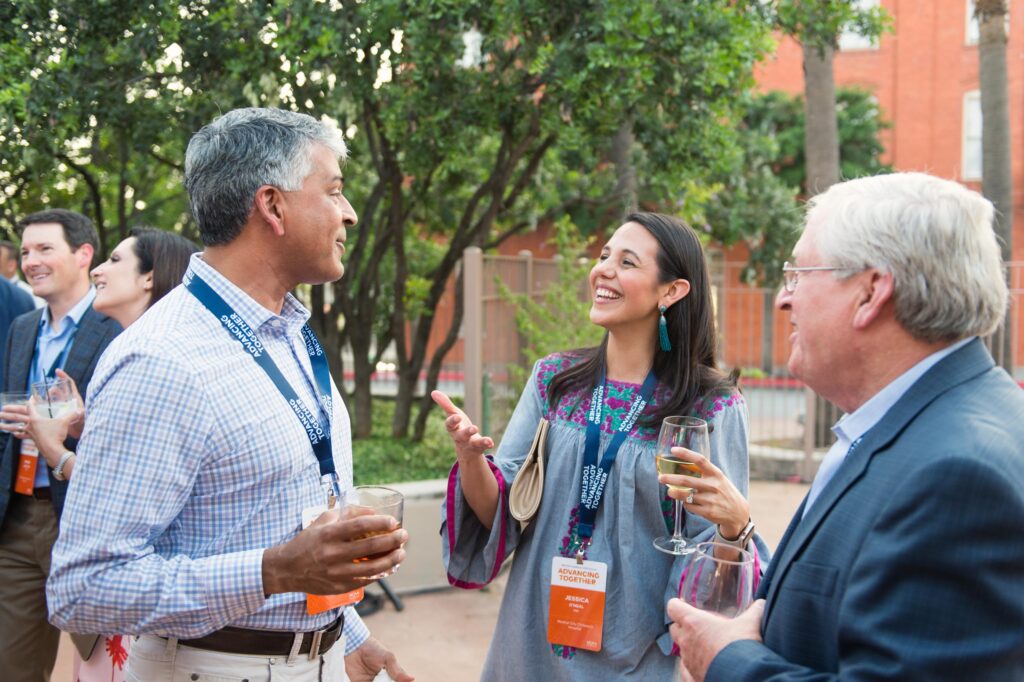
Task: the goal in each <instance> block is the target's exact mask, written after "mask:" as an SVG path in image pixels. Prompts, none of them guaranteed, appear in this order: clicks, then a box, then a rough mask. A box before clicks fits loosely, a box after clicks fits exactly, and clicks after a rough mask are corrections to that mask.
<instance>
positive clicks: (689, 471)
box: [655, 453, 702, 493]
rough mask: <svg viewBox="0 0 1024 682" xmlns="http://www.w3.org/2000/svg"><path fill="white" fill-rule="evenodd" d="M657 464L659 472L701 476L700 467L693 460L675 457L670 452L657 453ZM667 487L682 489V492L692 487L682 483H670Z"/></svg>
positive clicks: (691, 489)
mask: <svg viewBox="0 0 1024 682" xmlns="http://www.w3.org/2000/svg"><path fill="white" fill-rule="evenodd" d="M655 461H656V462H657V464H658V473H659V474H671V475H673V476H692V477H693V478H701V477H702V474H701V473H700V467H698V466H697V465H696V464H694V463H693V462H690V461H688V460H685V459H681V458H679V457H676V456H675V455H673V454H672V453H669V454H667V455H666V454H662V453H659V454H658V455H657V459H656V460H655ZM669 488H672V489H673V490H682V491H683V492H684V493H688V492H693V488H688V487H686V486H683V485H670V486H669Z"/></svg>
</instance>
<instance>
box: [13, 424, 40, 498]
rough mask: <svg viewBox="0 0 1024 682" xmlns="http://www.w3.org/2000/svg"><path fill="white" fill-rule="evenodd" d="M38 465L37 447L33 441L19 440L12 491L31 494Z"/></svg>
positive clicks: (29, 439)
mask: <svg viewBox="0 0 1024 682" xmlns="http://www.w3.org/2000/svg"><path fill="white" fill-rule="evenodd" d="M37 466H39V448H37V447H36V444H35V441H33V440H32V439H31V438H26V439H24V440H23V441H21V455H19V456H18V474H17V477H16V478H15V479H14V492H16V493H21V494H22V495H31V494H32V491H33V490H34V489H35V485H36V467H37Z"/></svg>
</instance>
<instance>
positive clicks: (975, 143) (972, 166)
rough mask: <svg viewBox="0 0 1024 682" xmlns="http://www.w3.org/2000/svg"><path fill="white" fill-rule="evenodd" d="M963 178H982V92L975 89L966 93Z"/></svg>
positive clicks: (962, 161) (962, 160) (962, 159)
mask: <svg viewBox="0 0 1024 682" xmlns="http://www.w3.org/2000/svg"><path fill="white" fill-rule="evenodd" d="M963 141H964V142H963V156H962V158H961V170H960V172H961V174H962V178H961V179H963V180H981V93H980V92H979V91H977V90H973V91H971V92H968V93H966V94H965V95H964V118H963Z"/></svg>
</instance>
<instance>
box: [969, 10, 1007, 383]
mask: <svg viewBox="0 0 1024 682" xmlns="http://www.w3.org/2000/svg"><path fill="white" fill-rule="evenodd" d="M1006 5H1007V3H1006V0H978V2H977V3H976V8H977V14H978V25H979V40H978V80H979V81H980V83H981V120H982V128H981V164H982V166H981V167H982V174H981V177H982V180H981V193H982V194H984V195H985V198H986V199H988V200H989V201H991V202H992V204H993V205H994V206H995V208H996V214H995V229H996V234H997V235H998V236H999V239H1000V240H1001V242H1002V255H1003V262H1005V263H1009V262H1010V261H1011V260H1013V170H1012V168H1011V167H1010V163H1011V159H1010V105H1009V94H1008V92H1009V88H1008V85H1007V65H1006V42H1007V37H1006V12H1007V6H1006ZM1007 277H1009V271H1007ZM1007 283H1008V284H1009V282H1007ZM1012 329H1013V327H1012V325H1011V319H1010V310H1009V309H1008V310H1007V312H1006V318H1005V320H1004V321H1003V328H1002V330H1001V332H1002V333H997V334H996V337H995V344H994V346H997V347H993V349H992V351H993V355H994V356H995V358H996V361H997V362H999V364H1001V365H1002V366H1003V367H1005V368H1006V370H1007V371H1008V372H1010V373H1011V374H1012V373H1013V345H1012V342H1013V334H1012Z"/></svg>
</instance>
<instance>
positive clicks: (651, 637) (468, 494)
mask: <svg viewBox="0 0 1024 682" xmlns="http://www.w3.org/2000/svg"><path fill="white" fill-rule="evenodd" d="M589 281H590V293H591V296H592V305H591V309H590V319H591V321H592V322H593V323H594V324H597V325H599V326H601V327H603V328H604V329H605V330H606V333H605V336H604V339H603V340H602V342H601V344H600V345H599V346H597V347H595V348H586V349H580V350H574V351H569V352H565V353H556V354H554V355H550V356H548V357H546V358H543V359H541V360H540V361H539V362H537V364H536V365H535V366H534V370H533V374H532V376H531V378H530V380H529V381H528V383H527V386H526V388H525V389H524V391H523V394H522V397H521V398H520V400H519V404H518V406H517V407H516V410H515V412H514V413H513V415H512V418H511V421H510V422H509V425H508V428H507V429H506V431H505V434H504V437H503V438H502V442H501V447H500V448H499V449H498V452H497V456H496V457H495V458H494V459H493V460H491V459H489V458H486V457H485V456H484V453H485V451H486V450H488V449H490V448H492V447H493V446H494V443H493V441H492V440H491V439H490V438H488V437H486V436H482V435H480V434H479V433H478V429H477V427H476V426H474V425H473V424H472V423H471V421H470V420H469V419H468V418H467V417H466V415H465V414H464V413H463V412H462V411H461V410H459V409H458V408H456V407H455V406H454V405H453V404H452V403H451V401H450V400H449V399H448V397H447V396H445V395H444V394H443V393H440V392H435V394H434V399H435V400H436V401H437V402H438V404H439V405H441V406H442V408H444V409H445V411H446V412H447V414H448V417H447V418H446V426H447V428H448V431H449V433H450V435H451V437H452V440H453V441H454V445H455V451H456V456H457V462H456V464H455V466H454V467H453V469H452V473H451V474H450V477H449V485H448V495H447V497H446V499H445V507H444V521H443V526H442V546H443V554H444V560H445V563H446V567H447V570H448V575H449V581H450V582H451V583H452V584H454V585H458V586H461V587H480V586H482V585H483V584H486V583H487V582H489V581H490V580H492V579H493V578H494V577H495V576H496V575H497V573H498V570H499V569H500V567H501V565H502V563H503V561H504V560H505V558H506V557H507V556H508V555H509V554H510V553H512V552H513V550H514V551H515V554H516V557H515V560H514V562H513V565H512V570H511V574H510V575H509V578H508V584H507V587H506V591H505V596H504V600H503V602H502V606H501V612H500V614H499V618H498V625H497V628H496V630H495V633H494V639H493V641H492V643H491V649H490V653H489V655H488V658H487V663H486V667H485V670H484V674H483V677H482V679H486V680H524V679H531V680H545V681H548V680H593V679H616V680H619V679H671V676H672V674H673V668H674V665H675V658H674V656H672V641H671V638H670V636H669V632H668V622H669V621H668V618H667V616H666V614H665V602H666V600H667V599H668V598H669V597H673V596H675V595H676V594H677V593H678V590H679V582H680V576H681V574H682V572H683V570H684V569H685V567H686V566H687V565H688V562H689V559H690V557H689V555H683V556H672V555H669V554H664V553H661V552H659V551H657V550H656V549H655V548H654V547H653V546H652V541H653V539H654V538H656V537H658V536H663V535H666V534H667V532H670V531H671V529H672V521H673V517H672V499H671V498H670V497H669V493H668V492H667V489H666V486H665V485H664V484H668V483H671V484H672V485H677V486H687V487H690V488H692V489H693V490H694V492H693V493H691V494H686V493H680V492H678V491H672V492H673V494H675V495H677V496H680V497H682V498H683V500H684V507H685V510H686V515H685V531H684V534H685V536H686V538H687V540H688V541H690V542H701V541H705V540H712V539H719V540H720V541H722V540H724V541H727V542H728V541H731V542H733V543H742V544H744V545H745V546H746V547H747V549H749V550H750V551H752V552H755V553H757V554H759V555H760V557H761V558H764V557H766V556H767V554H766V548H765V547H764V545H763V543H761V542H760V540H759V539H758V540H757V541H756V548H755V543H749V544H748V541H749V538H751V537H752V535H751V533H750V530H751V524H750V512H749V505H748V503H747V501H746V499H745V495H746V490H747V478H748V461H747V413H746V406H745V404H744V402H743V398H742V396H741V395H740V394H739V392H738V390H737V389H736V386H735V382H734V381H732V380H731V379H730V378H729V377H728V376H727V375H726V374H725V373H723V372H722V371H721V370H720V369H719V368H718V366H717V360H716V357H715V353H716V343H717V342H716V335H715V326H714V313H713V309H712V303H711V287H710V282H709V281H708V271H707V265H706V263H705V260H704V252H703V249H702V248H701V244H700V240H699V238H698V236H697V234H696V233H695V232H694V231H693V230H692V229H690V228H689V227H688V226H687V225H685V224H684V223H682V222H681V221H679V220H676V219H674V218H671V217H668V216H663V215H658V214H653V213H634V214H632V215H630V216H628V217H627V218H626V222H625V223H624V224H623V225H622V226H621V227H619V228H618V229H617V230H616V231H615V233H614V235H612V237H611V239H609V240H608V242H607V244H605V246H604V247H603V249H602V251H601V255H600V256H599V257H598V260H597V262H596V263H595V265H594V267H593V269H592V270H591V272H590V278H589ZM674 415H689V416H694V417H699V418H701V419H704V420H706V421H707V422H708V424H709V426H710V427H711V437H710V439H711V457H710V460H708V459H704V458H702V457H699V456H696V455H695V456H693V457H690V458H689V459H692V460H693V461H695V462H696V464H697V465H698V466H699V468H700V471H701V476H702V477H701V478H695V477H689V476H685V477H684V476H662V477H661V478H660V480H659V476H658V474H657V471H656V468H655V455H654V449H655V443H656V439H657V436H658V430H659V427H660V425H661V422H662V420H663V419H664V418H665V417H668V416H674ZM541 418H545V419H547V420H548V421H549V422H550V428H549V432H548V436H547V443H546V445H547V448H546V450H547V457H548V459H547V462H546V467H545V483H544V494H543V498H542V501H541V505H540V509H539V511H538V512H537V515H536V517H535V518H534V519H533V521H532V522H531V523H530V524H529V526H527V527H526V529H525V530H524V529H522V528H521V526H520V524H519V523H518V522H517V521H515V520H514V519H513V518H512V517H511V515H510V512H509V506H508V490H509V486H510V485H511V482H512V481H513V479H514V478H515V476H516V474H517V473H518V471H519V469H520V467H521V465H522V463H523V460H524V458H525V456H526V454H527V452H528V451H529V449H530V445H531V442H532V440H533V437H534V433H535V430H536V428H537V424H538V421H539V420H540V419H541ZM588 427H590V428H588ZM588 431H590V433H591V438H588V437H587V434H588ZM618 431H621V432H622V433H623V434H624V435H625V438H624V440H623V439H622V436H620V437H619V439H615V438H614V434H615V433H616V432H618ZM588 441H590V442H589V443H588ZM609 451H614V452H617V455H616V456H614V459H613V460H611V461H612V463H611V464H610V466H608V467H607V468H605V467H604V466H603V464H604V462H602V467H601V469H598V468H596V467H595V466H594V463H595V462H598V461H601V460H602V459H603V458H604V457H605V456H606V455H608V454H609ZM599 453H600V457H599V456H598V455H599ZM588 458H589V459H588ZM588 462H590V463H589V464H588ZM601 470H604V471H607V478H606V479H601V478H600V477H602V476H603V474H601V473H600V471H601ZM595 475H596V476H597V477H598V478H599V480H603V485H598V486H596V487H595V486H590V485H589V481H592V480H595ZM581 486H582V489H581ZM595 490H596V491H597V492H596V493H595V492H594V491H595ZM595 498H596V500H597V502H596V504H595ZM595 506H596V514H595V513H593V509H594V508H595ZM574 559H575V560H577V561H587V562H588V563H587V564H586V565H587V566H593V567H595V568H594V570H596V571H599V572H603V581H604V591H603V595H604V596H603V608H596V609H595V608H594V605H592V604H590V603H586V604H583V603H582V602H580V603H581V604H582V605H581V606H580V610H579V613H583V610H584V608H586V609H589V612H588V613H590V615H586V616H579V617H580V618H584V619H590V620H588V621H587V622H588V623H589V628H590V631H591V632H592V633H596V634H598V635H600V637H599V639H600V643H599V644H598V643H597V642H596V639H598V638H596V637H595V638H594V640H595V641H590V642H587V643H584V644H583V645H577V646H572V645H568V644H566V643H565V642H566V641H570V640H572V639H573V637H572V636H571V635H567V634H566V632H564V631H563V630H565V628H566V627H567V626H566V625H565V621H566V620H573V619H574V618H575V617H576V615H578V614H575V615H574V616H573V617H572V618H568V619H566V618H564V614H562V613H561V611H560V609H562V608H563V607H564V605H563V604H561V603H560V604H559V605H557V606H556V607H555V609H554V610H552V609H551V608H549V607H550V606H551V603H552V601H553V600H552V597H551V595H552V594H553V588H552V583H553V581H554V582H555V583H556V585H557V584H558V581H559V580H562V579H563V577H564V575H565V571H564V570H563V569H562V568H559V567H565V566H567V564H566V563H565V561H566V560H569V561H570V564H568V565H569V566H571V563H572V560H574ZM581 565H582V564H581ZM556 572H557V573H558V575H557V576H556V575H555V574H556ZM568 572H569V573H571V570H570V571H568Z"/></svg>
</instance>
